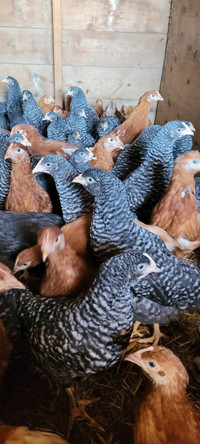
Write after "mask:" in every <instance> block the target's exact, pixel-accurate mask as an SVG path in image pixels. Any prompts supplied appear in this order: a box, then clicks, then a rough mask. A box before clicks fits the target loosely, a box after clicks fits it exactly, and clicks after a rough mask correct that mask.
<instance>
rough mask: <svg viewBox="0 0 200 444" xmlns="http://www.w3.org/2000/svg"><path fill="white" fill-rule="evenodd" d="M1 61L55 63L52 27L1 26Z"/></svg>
mask: <svg viewBox="0 0 200 444" xmlns="http://www.w3.org/2000/svg"><path fill="white" fill-rule="evenodd" d="M0 41H1V45H0V63H16V61H17V63H24V64H29V63H31V64H32V63H34V64H52V63H53V43H52V31H51V30H50V29H29V28H6V29H5V28H0Z"/></svg>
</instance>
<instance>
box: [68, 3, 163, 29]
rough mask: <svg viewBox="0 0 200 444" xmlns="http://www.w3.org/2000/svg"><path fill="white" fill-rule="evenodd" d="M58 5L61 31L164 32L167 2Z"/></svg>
mask: <svg viewBox="0 0 200 444" xmlns="http://www.w3.org/2000/svg"><path fill="white" fill-rule="evenodd" d="M61 5H62V27H63V28H64V29H74V30H93V31H94V30H95V31H117V32H159V33H166V32H167V26H168V17H169V9H170V1H169V0H159V1H158V0H134V1H133V0H114V1H112V2H111V1H108V0H101V1H99V0H84V1H82V0H76V1H74V0H62V3H61Z"/></svg>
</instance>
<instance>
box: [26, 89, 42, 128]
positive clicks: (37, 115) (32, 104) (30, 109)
mask: <svg viewBox="0 0 200 444" xmlns="http://www.w3.org/2000/svg"><path fill="white" fill-rule="evenodd" d="M22 107H23V115H24V119H25V123H27V124H28V125H33V126H34V127H35V128H36V129H37V130H38V131H39V133H40V134H42V135H43V136H46V121H44V120H43V118H44V113H43V111H42V110H41V109H40V108H39V106H38V105H37V103H36V101H35V99H34V97H33V95H32V93H31V92H30V91H28V90H24V91H23V93H22Z"/></svg>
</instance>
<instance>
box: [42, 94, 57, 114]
mask: <svg viewBox="0 0 200 444" xmlns="http://www.w3.org/2000/svg"><path fill="white" fill-rule="evenodd" d="M55 103H56V101H55V100H54V98H53V97H52V96H51V95H50V94H45V95H44V96H42V97H41V98H40V100H39V103H38V106H39V107H40V109H41V110H42V111H43V113H44V114H47V113H50V112H51V111H53V108H54V106H55Z"/></svg>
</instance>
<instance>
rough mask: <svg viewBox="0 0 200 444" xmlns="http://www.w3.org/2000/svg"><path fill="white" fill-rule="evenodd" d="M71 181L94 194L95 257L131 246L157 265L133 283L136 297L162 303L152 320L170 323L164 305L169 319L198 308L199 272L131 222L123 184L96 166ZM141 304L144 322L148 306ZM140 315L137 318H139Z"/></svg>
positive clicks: (111, 253)
mask: <svg viewBox="0 0 200 444" xmlns="http://www.w3.org/2000/svg"><path fill="white" fill-rule="evenodd" d="M74 181H76V182H77V183H82V185H83V186H84V187H86V189H87V190H88V191H89V192H90V193H91V194H92V195H93V196H94V211H93V219H92V224H91V229H90V241H91V247H92V249H93V252H94V254H95V256H96V257H97V259H99V260H105V259H106V258H107V257H109V256H111V255H114V254H118V253H120V252H123V251H126V250H127V249H128V248H131V247H132V248H133V250H134V251H137V252H143V251H145V252H146V253H148V254H150V255H151V257H152V258H153V260H154V261H155V262H156V264H157V265H158V267H160V273H159V274H158V275H156V278H155V276H153V275H152V276H150V277H148V278H147V279H145V280H143V281H142V282H141V285H140V288H137V285H135V286H134V294H135V296H137V297H139V298H140V297H144V298H146V299H149V300H150V302H151V301H152V300H154V301H155V302H157V303H160V304H162V305H163V306H164V307H162V309H160V310H158V311H157V312H156V313H155V319H154V322H158V323H160V322H161V323H164V322H169V319H170V317H169V314H168V315H167V318H166V319H165V316H164V312H163V308H165V306H170V307H171V313H170V316H172V318H174V316H175V317H176V316H177V315H178V313H179V310H181V309H186V308H189V307H190V306H192V307H196V308H199V304H200V294H199V278H200V273H199V271H198V270H197V269H196V268H195V267H193V266H191V265H190V264H188V263H187V262H185V261H181V260H180V259H178V258H176V257H175V256H173V255H171V254H170V253H169V252H168V251H167V249H166V247H165V244H164V243H163V242H162V241H161V239H160V238H159V237H158V236H157V235H155V234H153V233H150V232H148V231H146V230H145V229H143V228H140V227H138V226H137V225H136V224H135V223H134V222H133V219H132V217H133V215H132V212H131V211H130V208H129V206H128V201H127V196H126V189H125V187H124V184H123V183H122V182H121V181H120V180H119V179H118V178H116V177H115V176H114V175H113V174H112V173H109V172H107V171H102V170H98V169H97V168H91V169H90V170H86V171H85V172H83V173H82V174H80V175H79V176H77V177H76V178H75V179H74ZM142 305H143V309H144V311H143V322H144V317H145V316H146V314H147V313H148V309H149V306H148V304H147V305H145V304H142ZM141 318H142V316H141ZM141 318H140V319H137V320H138V321H141Z"/></svg>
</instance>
